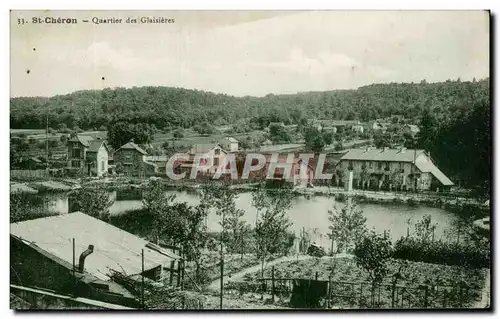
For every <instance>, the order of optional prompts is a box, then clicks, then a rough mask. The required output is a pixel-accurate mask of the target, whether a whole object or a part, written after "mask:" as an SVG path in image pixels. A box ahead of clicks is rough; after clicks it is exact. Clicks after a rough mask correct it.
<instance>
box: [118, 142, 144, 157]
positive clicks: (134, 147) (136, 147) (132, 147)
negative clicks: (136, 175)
mask: <svg viewBox="0 0 500 319" xmlns="http://www.w3.org/2000/svg"><path fill="white" fill-rule="evenodd" d="M121 149H123V150H136V151H138V152H139V153H141V154H143V155H148V153H147V152H146V151H145V150H143V149H142V148H141V147H140V146H139V145H137V144H135V143H134V142H128V143H127V144H125V145H122V146H121V147H120V148H119V149H117V150H116V151H117V152H118V151H119V150H121Z"/></svg>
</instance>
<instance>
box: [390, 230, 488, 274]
mask: <svg viewBox="0 0 500 319" xmlns="http://www.w3.org/2000/svg"><path fill="white" fill-rule="evenodd" d="M393 257H394V258H399V259H406V260H412V261H420V262H426V263H434V264H444V265H456V266H465V267H472V268H482V267H484V268H488V267H490V248H489V245H488V244H486V243H484V242H473V241H470V242H468V243H457V242H454V243H450V242H443V241H441V240H438V241H421V240H418V239H415V238H411V237H408V238H401V239H399V240H398V241H397V242H396V244H395V245H394V252H393Z"/></svg>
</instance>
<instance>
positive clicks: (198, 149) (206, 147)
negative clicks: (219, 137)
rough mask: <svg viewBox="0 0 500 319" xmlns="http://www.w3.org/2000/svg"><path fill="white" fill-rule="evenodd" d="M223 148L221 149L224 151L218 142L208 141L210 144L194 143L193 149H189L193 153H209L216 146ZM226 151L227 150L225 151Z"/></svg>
mask: <svg viewBox="0 0 500 319" xmlns="http://www.w3.org/2000/svg"><path fill="white" fill-rule="evenodd" d="M217 146H218V147H219V148H221V151H222V152H224V150H223V149H222V147H221V146H220V145H219V144H217V143H208V144H194V145H193V146H192V147H191V150H190V151H189V152H190V153H191V154H198V153H208V152H210V151H211V150H212V149H213V148H215V147H217ZM224 153H225V152H224Z"/></svg>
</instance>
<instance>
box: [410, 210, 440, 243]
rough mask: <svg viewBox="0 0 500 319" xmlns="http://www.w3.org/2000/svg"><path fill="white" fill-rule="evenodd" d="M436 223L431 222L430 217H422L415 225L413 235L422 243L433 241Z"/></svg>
mask: <svg viewBox="0 0 500 319" xmlns="http://www.w3.org/2000/svg"><path fill="white" fill-rule="evenodd" d="M436 227H437V223H433V222H432V217H431V215H428V214H426V215H424V217H422V219H421V220H419V221H417V222H416V223H415V235H416V237H417V238H418V240H420V241H422V242H429V241H431V240H432V239H434V231H435V230H436Z"/></svg>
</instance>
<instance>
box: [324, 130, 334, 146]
mask: <svg viewBox="0 0 500 319" xmlns="http://www.w3.org/2000/svg"><path fill="white" fill-rule="evenodd" d="M323 141H324V142H325V145H326V146H328V145H330V144H332V143H333V133H332V132H331V131H324V132H323Z"/></svg>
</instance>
